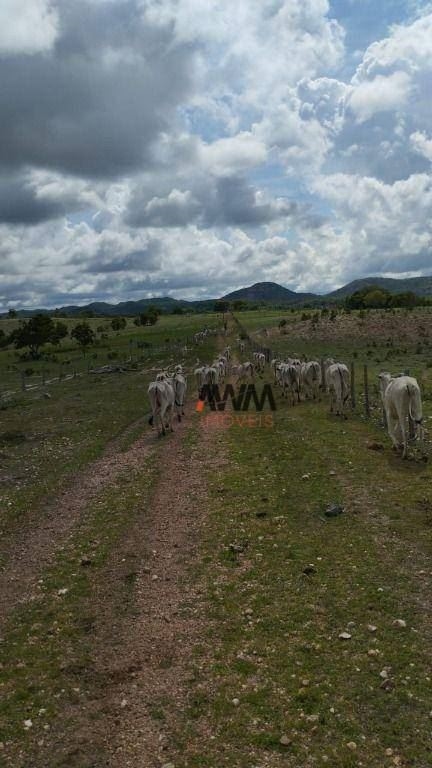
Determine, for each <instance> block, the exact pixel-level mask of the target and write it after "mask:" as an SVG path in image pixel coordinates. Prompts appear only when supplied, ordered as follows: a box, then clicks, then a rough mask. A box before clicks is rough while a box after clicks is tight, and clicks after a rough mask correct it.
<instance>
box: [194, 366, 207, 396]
mask: <svg viewBox="0 0 432 768" xmlns="http://www.w3.org/2000/svg"><path fill="white" fill-rule="evenodd" d="M205 371H206V367H205V366H204V365H201V366H200V367H199V368H195V370H194V376H195V380H196V384H197V390H198V392H201V390H202V388H203V386H204V384H205Z"/></svg>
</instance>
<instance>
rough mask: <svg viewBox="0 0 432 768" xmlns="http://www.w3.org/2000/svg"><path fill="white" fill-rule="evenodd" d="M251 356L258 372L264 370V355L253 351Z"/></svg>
mask: <svg viewBox="0 0 432 768" xmlns="http://www.w3.org/2000/svg"><path fill="white" fill-rule="evenodd" d="M253 358H254V360H255V367H256V369H257V371H258V373H263V371H264V370H265V364H266V356H265V355H264V354H263V353H262V352H254V353H253Z"/></svg>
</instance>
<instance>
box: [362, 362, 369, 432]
mask: <svg viewBox="0 0 432 768" xmlns="http://www.w3.org/2000/svg"><path fill="white" fill-rule="evenodd" d="M363 380H364V407H365V416H366V418H367V419H368V418H369V416H370V405H369V382H368V367H367V365H364V366H363Z"/></svg>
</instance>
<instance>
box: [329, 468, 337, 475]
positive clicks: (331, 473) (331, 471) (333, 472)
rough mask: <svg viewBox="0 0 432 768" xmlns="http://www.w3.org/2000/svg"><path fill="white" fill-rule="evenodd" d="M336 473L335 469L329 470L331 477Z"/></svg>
mask: <svg viewBox="0 0 432 768" xmlns="http://www.w3.org/2000/svg"><path fill="white" fill-rule="evenodd" d="M335 474H336V472H335V471H334V469H331V470H330V472H329V475H330V477H334V476H335Z"/></svg>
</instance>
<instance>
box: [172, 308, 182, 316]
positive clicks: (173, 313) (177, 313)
mask: <svg viewBox="0 0 432 768" xmlns="http://www.w3.org/2000/svg"><path fill="white" fill-rule="evenodd" d="M184 313H185V311H184V309H183V307H174V309H173V310H172V312H171V314H172V315H184Z"/></svg>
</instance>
